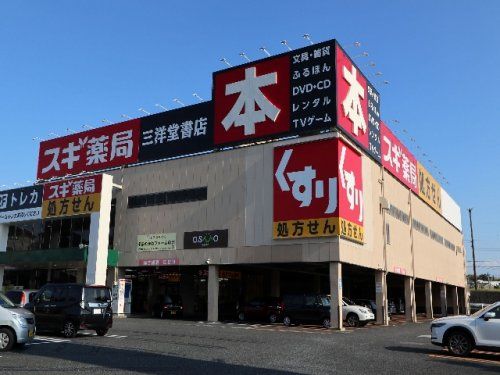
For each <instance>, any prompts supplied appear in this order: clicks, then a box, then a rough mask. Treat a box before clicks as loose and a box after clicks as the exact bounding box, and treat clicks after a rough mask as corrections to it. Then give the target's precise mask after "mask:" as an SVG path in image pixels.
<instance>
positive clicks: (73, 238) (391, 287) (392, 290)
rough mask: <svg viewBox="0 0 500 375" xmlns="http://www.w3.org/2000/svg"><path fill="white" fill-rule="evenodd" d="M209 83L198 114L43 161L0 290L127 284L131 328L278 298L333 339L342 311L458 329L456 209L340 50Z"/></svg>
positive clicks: (89, 136)
mask: <svg viewBox="0 0 500 375" xmlns="http://www.w3.org/2000/svg"><path fill="white" fill-rule="evenodd" d="M213 80H214V81H213V82H214V86H213V98H212V101H211V102H206V103H201V104H199V105H194V106H190V107H186V108H182V109H179V110H174V111H167V112H164V113H160V114H156V115H152V116H147V117H144V118H142V119H138V120H131V121H127V122H125V123H122V124H117V125H112V126H109V127H104V128H100V129H94V130H92V131H90V132H85V133H82V134H76V135H71V136H67V137H63V138H58V139H55V140H51V141H47V142H45V143H42V144H41V146H40V158H39V169H38V177H39V185H37V186H43V192H40V194H41V195H42V196H43V199H42V200H41V201H40V202H37V203H36V204H38V206H39V207H40V212H39V213H38V214H37V215H38V216H36V215H35V217H34V219H33V217H30V218H29V219H30V220H26V219H25V220H22V221H13V220H14V219H13V218H12V217H10V218H6V219H4V220H2V223H3V224H1V227H0V229H1V231H0V251H1V250H3V249H5V250H6V251H4V253H3V254H0V264H3V266H0V269H1V270H2V272H3V273H4V275H3V280H4V285H5V284H7V283H8V284H9V285H11V286H23V287H26V288H28V287H29V288H37V287H39V286H41V285H43V283H44V282H46V281H49V280H50V281H80V282H83V281H86V282H87V283H97V284H104V283H106V284H107V285H110V286H112V285H113V284H115V283H116V282H117V280H119V279H129V280H131V281H132V306H131V311H132V313H137V314H141V313H144V314H148V313H151V312H152V310H153V308H154V305H155V304H156V303H157V302H158V301H159V300H161V298H163V297H164V296H165V295H178V296H180V297H181V298H182V301H183V305H184V315H185V316H192V317H198V318H201V319H207V320H210V321H216V320H220V319H227V318H234V317H235V315H236V306H237V305H238V304H241V303H243V302H247V301H249V300H250V299H252V298H254V297H259V296H276V297H278V296H282V295H284V294H287V293H323V294H329V295H330V296H331V300H332V309H331V314H332V316H331V318H332V319H331V321H332V326H333V327H335V328H341V327H342V319H341V317H340V316H339V311H341V305H342V297H343V296H346V297H349V298H351V299H371V300H374V301H376V304H377V321H378V323H381V324H384V323H385V324H386V323H387V321H388V316H387V313H388V306H389V305H390V304H398V305H400V306H402V307H401V309H400V311H404V313H405V314H406V318H407V320H409V321H415V320H416V319H417V314H418V313H423V314H426V315H427V316H433V314H434V313H436V314H447V313H455V314H457V313H459V312H465V311H466V306H467V305H468V304H467V299H468V297H467V296H468V294H467V288H466V280H465V253H464V247H463V236H462V232H461V217H460V208H459V207H458V205H457V204H456V203H455V202H454V201H453V199H452V198H451V197H450V196H449V195H448V193H447V192H446V191H445V190H444V189H443V188H442V187H440V186H439V183H438V182H437V181H436V180H435V179H434V178H433V177H432V175H431V174H430V173H429V172H428V171H427V170H426V169H425V167H424V166H423V165H421V164H420V163H419V162H418V161H417V160H416V158H414V157H413V155H412V154H411V152H410V151H409V150H408V149H407V148H406V147H405V146H404V145H403V144H402V142H400V140H398V139H397V137H395V136H394V134H393V133H392V132H391V131H390V130H389V128H388V127H387V126H386V125H385V124H384V123H383V122H382V120H381V119H380V96H379V94H378V92H377V91H376V89H375V88H374V87H373V86H372V85H371V83H370V82H369V81H368V80H367V79H366V77H364V76H363V74H362V73H361V72H360V71H359V70H358V69H357V67H356V66H355V64H354V63H353V62H352V60H351V59H350V58H349V57H348V56H347V54H346V53H345V52H344V51H343V50H342V48H341V47H340V46H339V45H338V43H336V42H335V41H329V42H324V43H320V44H318V45H315V46H311V47H307V48H304V49H301V50H298V51H292V52H290V53H287V54H283V55H278V56H275V57H272V58H269V59H264V60H262V61H257V62H252V63H248V64H245V65H243V66H240V67H236V68H232V69H228V70H224V71H221V72H216V73H214V77H213ZM69 156H71V157H72V159H73V160H72V162H71V164H70V163H68V158H69ZM103 170H104V171H105V172H104V173H102V171H103ZM68 175H70V176H68ZM49 179H54V181H52V182H50V181H49ZM89 179H90V180H93V182H86V181H88V180H89ZM86 184H87V185H88V186H87V185H86ZM85 186H87V187H89V186H90V187H89V188H88V189H86V188H85ZM92 187H93V188H92ZM6 194H7V195H8V194H11V196H10V198H9V196H8V197H7V198H6V199H7V200H8V199H11V198H12V194H14V195H15V194H16V192H7V193H6ZM17 194H20V192H17ZM19 196H20V195H19ZM34 204H35V203H34ZM36 204H35V206H36ZM14 208H15V209H16V210H17V211H19V209H20V208H19V207H14ZM5 210H10V211H7V212H14V211H16V210H14V209H9V208H8V207H6V208H5ZM0 213H1V211H0ZM16 219H18V218H16ZM0 220H1V218H0Z"/></svg>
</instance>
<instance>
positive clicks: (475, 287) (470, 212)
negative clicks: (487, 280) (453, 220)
mask: <svg viewBox="0 0 500 375" xmlns="http://www.w3.org/2000/svg"><path fill="white" fill-rule="evenodd" d="M469 224H470V239H471V248H472V266H473V267H474V290H477V272H476V253H475V251H474V232H473V230H472V208H469Z"/></svg>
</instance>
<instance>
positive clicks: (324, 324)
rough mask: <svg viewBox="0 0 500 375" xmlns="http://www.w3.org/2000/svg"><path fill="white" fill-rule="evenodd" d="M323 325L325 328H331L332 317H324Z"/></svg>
mask: <svg viewBox="0 0 500 375" xmlns="http://www.w3.org/2000/svg"><path fill="white" fill-rule="evenodd" d="M321 325H322V326H323V328H330V318H325V319H323V321H322V322H321Z"/></svg>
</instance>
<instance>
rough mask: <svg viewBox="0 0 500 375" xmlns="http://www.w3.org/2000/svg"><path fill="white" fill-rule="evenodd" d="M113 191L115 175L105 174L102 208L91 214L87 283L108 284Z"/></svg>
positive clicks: (103, 178)
mask: <svg viewBox="0 0 500 375" xmlns="http://www.w3.org/2000/svg"><path fill="white" fill-rule="evenodd" d="M112 193H113V177H112V176H110V175H107V174H103V175H102V189H101V204H100V210H99V212H94V213H92V214H90V234H89V247H88V255H87V277H86V283H87V284H91V285H92V284H96V285H106V270H107V266H108V245H109V224H110V219H111V199H112Z"/></svg>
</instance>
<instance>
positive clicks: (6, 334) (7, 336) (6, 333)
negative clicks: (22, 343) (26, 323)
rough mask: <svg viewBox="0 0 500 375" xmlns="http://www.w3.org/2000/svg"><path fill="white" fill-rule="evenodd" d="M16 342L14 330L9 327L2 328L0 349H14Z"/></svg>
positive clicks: (0, 330)
mask: <svg viewBox="0 0 500 375" xmlns="http://www.w3.org/2000/svg"><path fill="white" fill-rule="evenodd" d="M15 343H16V338H15V336H14V332H12V330H10V329H8V328H0V351H7V350H10V349H12V347H13V346H14V344H15Z"/></svg>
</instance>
